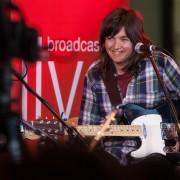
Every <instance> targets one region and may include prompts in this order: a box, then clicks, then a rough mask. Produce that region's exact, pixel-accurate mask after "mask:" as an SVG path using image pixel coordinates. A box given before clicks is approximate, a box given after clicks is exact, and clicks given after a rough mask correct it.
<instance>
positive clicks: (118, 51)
mask: <svg viewBox="0 0 180 180" xmlns="http://www.w3.org/2000/svg"><path fill="white" fill-rule="evenodd" d="M105 49H106V52H107V53H108V55H109V57H110V58H111V59H112V61H113V62H114V64H115V66H121V67H123V66H125V65H126V64H127V63H128V58H129V56H130V55H131V53H132V52H133V43H132V42H131V41H130V39H129V38H128V37H127V35H126V32H125V29H124V27H122V29H121V30H120V32H119V33H118V34H116V35H115V36H113V37H110V36H109V37H106V39H105Z"/></svg>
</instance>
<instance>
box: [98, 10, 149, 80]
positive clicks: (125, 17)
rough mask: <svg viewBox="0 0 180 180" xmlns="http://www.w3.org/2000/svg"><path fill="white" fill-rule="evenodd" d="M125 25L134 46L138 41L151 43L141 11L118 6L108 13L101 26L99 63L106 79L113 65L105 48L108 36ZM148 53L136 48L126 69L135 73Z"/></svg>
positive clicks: (146, 43)
mask: <svg viewBox="0 0 180 180" xmlns="http://www.w3.org/2000/svg"><path fill="white" fill-rule="evenodd" d="M122 27H124V28H125V31H126V34H127V36H128V38H129V39H130V40H131V42H132V43H133V46H134V47H135V45H136V44H137V43H138V42H142V43H143V44H145V45H150V44H152V43H151V40H150V39H149V38H148V37H147V36H146V34H145V33H144V22H143V18H142V16H141V14H140V12H139V11H137V10H133V9H129V10H128V9H123V8H117V9H115V10H113V11H112V12H110V14H108V15H107V16H106V17H105V18H104V20H103V22H102V26H101V30H100V39H99V48H100V54H99V57H98V58H99V59H100V61H99V63H98V64H97V66H98V70H99V72H100V74H101V75H102V76H103V77H104V78H105V79H106V74H107V71H108V70H109V69H110V67H111V63H112V60H111V59H110V57H109V56H108V54H107V52H106V49H105V46H104V44H105V39H106V37H107V36H111V37H113V36H114V35H116V34H117V33H118V32H119V31H120V30H121V28H122ZM142 56H146V54H137V53H136V52H135V50H134V51H133V52H132V54H131V57H130V58H129V63H128V64H127V65H126V66H125V67H124V70H126V71H127V72H130V73H135V72H136V71H137V68H138V62H139V60H140V59H141V58H142Z"/></svg>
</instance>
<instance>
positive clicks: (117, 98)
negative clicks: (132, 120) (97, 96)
mask: <svg viewBox="0 0 180 180" xmlns="http://www.w3.org/2000/svg"><path fill="white" fill-rule="evenodd" d="M107 77H108V78H107V80H105V79H103V81H104V84H105V87H106V90H107V92H108V95H109V98H110V101H111V104H112V106H114V107H117V106H118V105H121V104H122V99H123V96H122V93H121V88H120V86H119V84H118V83H117V78H118V75H117V72H116V69H115V67H114V65H112V68H111V69H110V70H109V71H108V72H107ZM119 110H120V108H119ZM123 115H124V114H123V110H122V109H121V111H119V113H118V114H117V116H116V119H117V122H118V124H120V123H121V124H122V123H123V124H129V123H128V121H127V120H126V119H125V117H124V116H123Z"/></svg>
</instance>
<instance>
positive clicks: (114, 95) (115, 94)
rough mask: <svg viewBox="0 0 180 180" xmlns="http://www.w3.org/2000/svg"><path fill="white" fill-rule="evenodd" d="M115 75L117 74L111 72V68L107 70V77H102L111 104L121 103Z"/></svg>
mask: <svg viewBox="0 0 180 180" xmlns="http://www.w3.org/2000/svg"><path fill="white" fill-rule="evenodd" d="M116 76H117V75H116V74H115V73H113V70H112V69H110V70H109V71H108V72H107V77H108V78H107V80H104V79H103V81H104V84H105V86H106V90H107V92H108V95H109V98H110V101H111V104H112V106H117V105H119V104H121V103H122V99H121V97H120V93H119V89H118V86H117V78H116Z"/></svg>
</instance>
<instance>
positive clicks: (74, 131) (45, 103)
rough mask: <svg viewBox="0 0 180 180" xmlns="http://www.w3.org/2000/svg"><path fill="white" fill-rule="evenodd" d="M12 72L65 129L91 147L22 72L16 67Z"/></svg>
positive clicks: (81, 142) (80, 141)
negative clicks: (31, 85) (41, 95)
mask: <svg viewBox="0 0 180 180" xmlns="http://www.w3.org/2000/svg"><path fill="white" fill-rule="evenodd" d="M12 73H13V74H14V75H15V76H16V77H17V78H18V79H19V80H20V81H21V82H22V84H23V85H24V86H25V87H26V89H27V90H28V91H29V92H30V93H32V94H33V95H35V96H36V97H37V98H38V99H39V100H40V101H41V103H42V104H43V105H45V107H46V108H47V109H48V110H49V111H50V112H51V113H52V114H53V115H54V116H55V117H56V118H57V119H58V120H59V122H60V123H61V124H62V125H63V126H64V128H65V130H66V131H67V132H68V134H69V135H71V136H72V137H73V138H74V140H77V142H79V143H80V144H81V145H82V146H83V147H85V148H86V149H87V150H88V149H89V145H88V144H87V142H86V141H85V139H84V138H83V137H82V135H81V134H80V133H79V132H78V131H77V130H76V129H75V128H74V127H71V126H69V125H68V124H67V123H66V122H65V121H64V120H63V119H62V118H61V117H60V116H59V115H58V114H57V113H56V112H55V110H54V109H53V108H52V107H51V106H50V104H48V102H46V101H45V100H44V99H43V98H41V97H40V96H39V95H38V94H37V93H36V92H35V91H34V90H33V89H32V88H30V86H29V85H28V84H27V83H26V82H25V81H24V80H23V79H22V78H21V76H20V74H19V73H18V72H16V71H15V70H14V69H12Z"/></svg>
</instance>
